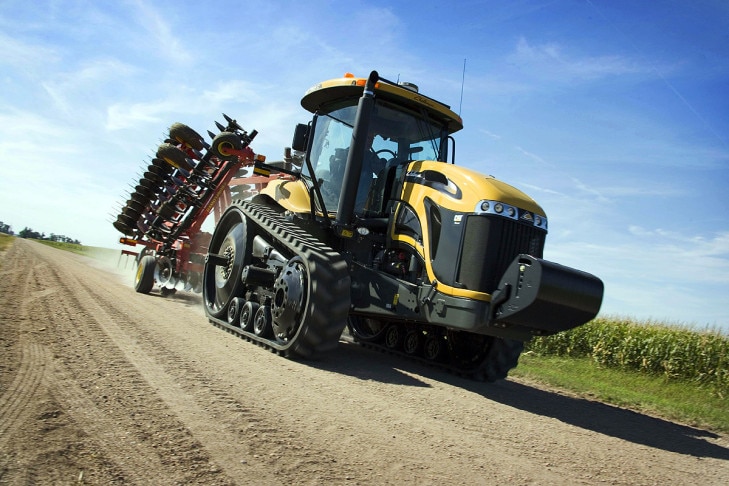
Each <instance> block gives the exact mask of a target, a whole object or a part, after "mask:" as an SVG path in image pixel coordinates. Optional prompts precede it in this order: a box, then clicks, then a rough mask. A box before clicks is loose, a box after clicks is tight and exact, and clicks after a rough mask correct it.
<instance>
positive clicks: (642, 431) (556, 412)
mask: <svg viewBox="0 0 729 486" xmlns="http://www.w3.org/2000/svg"><path fill="white" fill-rule="evenodd" d="M307 363H308V364H309V365H310V366H313V367H315V368H319V369H322V370H327V371H331V372H334V373H342V374H345V375H348V376H352V377H355V378H359V379H362V380H375V381H380V382H384V383H393V384H398V385H406V386H415V387H430V386H431V385H430V384H429V383H428V382H427V381H424V380H422V379H419V378H418V376H421V377H423V378H425V379H427V380H436V381H439V382H442V383H447V384H449V385H452V386H456V387H459V388H462V389H464V390H468V391H470V392H472V393H474V394H477V395H480V396H481V397H482V398H484V399H486V400H489V401H493V402H497V403H501V404H503V405H506V406H509V407H513V408H516V409H519V410H523V411H525V412H528V413H532V414H535V415H540V416H544V417H550V418H554V419H557V420H559V421H561V422H564V423H566V424H569V425H573V426H575V427H580V428H583V429H586V430H591V431H593V432H597V433H600V434H604V435H607V436H611V437H615V438H618V439H622V440H626V441H629V442H633V443H635V444H642V445H645V446H648V447H653V448H656V449H661V450H665V451H669V452H675V453H678V454H686V455H690V456H696V457H707V458H716V459H723V460H729V449H728V448H726V447H722V446H720V445H717V444H712V443H711V442H708V441H707V440H705V439H716V438H718V437H719V436H718V435H717V434H714V433H712V432H709V431H706V430H701V429H698V428H695V427H689V426H685V425H679V424H676V423H673V422H670V421H667V420H663V419H660V418H656V417H651V416H649V415H645V414H643V413H640V412H634V411H631V410H626V409H624V408H619V407H616V406H613V405H607V404H604V403H601V402H597V401H593V400H588V399H584V398H578V397H571V396H567V395H562V394H560V393H557V392H552V391H546V390H541V389H539V388H536V387H533V386H530V385H527V384H522V383H517V382H514V381H511V380H504V381H499V382H497V383H481V382H475V381H471V380H467V379H465V378H461V377H458V376H454V375H451V374H449V373H447V372H445V371H442V370H439V369H435V368H431V367H428V366H426V365H424V364H421V363H417V362H413V361H409V360H407V359H404V358H401V357H397V356H392V355H389V354H386V353H380V352H377V351H373V350H368V349H364V348H362V347H360V346H358V345H356V344H351V343H347V342H341V343H340V346H339V348H338V349H337V350H336V351H334V352H332V353H330V354H328V355H327V356H326V358H325V359H322V360H320V361H312V362H307Z"/></svg>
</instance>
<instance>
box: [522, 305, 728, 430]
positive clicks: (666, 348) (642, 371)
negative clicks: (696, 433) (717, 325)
mask: <svg viewBox="0 0 729 486" xmlns="http://www.w3.org/2000/svg"><path fill="white" fill-rule="evenodd" d="M511 375H512V376H515V377H523V378H526V379H529V380H533V381H537V382H541V383H545V384H548V385H550V386H553V387H557V388H562V389H566V390H570V391H572V392H575V393H576V394H578V395H581V396H587V397H591V398H595V399H597V400H600V401H604V402H606V403H611V404H614V405H618V406H622V407H626V408H630V409H633V410H640V411H645V412H649V413H652V414H655V415H659V416H661V417H664V418H667V419H671V420H677V421H680V422H683V423H687V424H690V425H695V426H703V427H708V428H710V429H713V430H717V431H721V432H729V335H727V334H725V333H722V332H720V331H719V330H717V329H705V330H696V329H693V328H691V327H688V326H680V325H669V324H661V323H658V322H654V321H645V322H640V321H634V320H631V319H624V318H610V317H599V318H597V319H595V320H593V321H591V322H589V323H587V324H585V325H584V326H580V327H578V328H575V329H572V330H570V331H566V332H562V333H559V334H556V335H553V336H548V337H538V338H535V339H533V340H532V341H530V342H528V343H527V345H526V348H525V352H524V354H523V355H522V357H521V359H520V363H519V366H518V367H517V368H516V369H515V370H513V371H512V372H511Z"/></svg>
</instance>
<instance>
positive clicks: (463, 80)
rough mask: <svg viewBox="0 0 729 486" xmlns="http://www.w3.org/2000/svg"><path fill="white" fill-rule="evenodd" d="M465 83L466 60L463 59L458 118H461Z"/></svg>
mask: <svg viewBox="0 0 729 486" xmlns="http://www.w3.org/2000/svg"><path fill="white" fill-rule="evenodd" d="M465 83H466V59H465V58H464V59H463V74H462V75H461V102H460V103H459V104H458V116H461V109H462V108H463V85H464V84H465Z"/></svg>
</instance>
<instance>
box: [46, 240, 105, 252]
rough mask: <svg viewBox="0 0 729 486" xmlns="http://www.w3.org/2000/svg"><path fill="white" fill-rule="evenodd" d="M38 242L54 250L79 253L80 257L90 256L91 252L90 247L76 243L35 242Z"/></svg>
mask: <svg viewBox="0 0 729 486" xmlns="http://www.w3.org/2000/svg"><path fill="white" fill-rule="evenodd" d="M33 241H37V242H38V243H43V244H44V245H47V246H52V247H53V248H58V249H59V250H66V251H70V252H73V253H78V254H79V255H88V254H89V250H90V249H91V247H90V246H83V245H77V244H74V243H63V242H60V241H50V240H33Z"/></svg>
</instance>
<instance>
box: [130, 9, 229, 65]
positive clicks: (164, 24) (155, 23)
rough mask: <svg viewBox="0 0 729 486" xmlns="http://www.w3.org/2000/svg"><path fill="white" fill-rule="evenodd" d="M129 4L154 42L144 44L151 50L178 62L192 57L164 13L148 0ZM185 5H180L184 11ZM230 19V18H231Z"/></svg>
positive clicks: (187, 61) (190, 59)
mask: <svg viewBox="0 0 729 486" xmlns="http://www.w3.org/2000/svg"><path fill="white" fill-rule="evenodd" d="M130 4H131V5H132V6H133V7H134V8H135V9H136V11H135V12H134V14H135V15H136V18H137V22H138V23H139V25H141V26H142V28H144V30H145V31H146V32H147V34H148V37H145V38H150V39H153V40H154V41H155V42H156V46H145V47H146V49H149V50H151V51H152V52H156V53H160V54H161V57H164V58H165V59H167V60H172V61H174V62H177V63H180V64H189V63H190V62H191V61H192V60H193V57H192V56H191V54H190V50H189V48H188V46H186V45H185V44H184V42H183V41H182V40H181V38H179V37H178V36H176V35H174V33H173V32H174V29H173V27H172V26H171V23H170V22H168V21H167V20H166V18H165V16H164V15H162V14H161V13H160V12H159V11H158V10H157V9H155V8H154V7H153V6H152V5H150V3H149V2H144V1H142V0H133V1H131V2H130ZM184 10H185V7H184V5H183V6H182V10H181V11H184ZM231 20H232V19H231Z"/></svg>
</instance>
